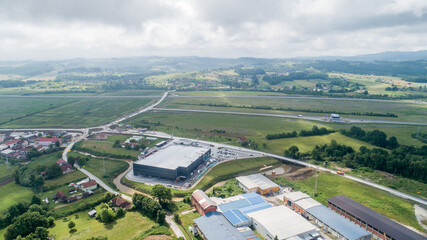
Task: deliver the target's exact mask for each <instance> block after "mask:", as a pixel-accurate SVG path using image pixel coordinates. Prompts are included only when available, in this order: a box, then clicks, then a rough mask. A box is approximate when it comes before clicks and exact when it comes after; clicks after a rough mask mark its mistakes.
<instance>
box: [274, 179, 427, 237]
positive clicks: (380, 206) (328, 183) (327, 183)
mask: <svg viewBox="0 0 427 240" xmlns="http://www.w3.org/2000/svg"><path fill="white" fill-rule="evenodd" d="M275 181H276V182H277V183H279V184H281V185H288V186H293V187H294V189H295V190H300V191H303V192H306V193H307V194H309V195H310V196H312V197H314V199H316V200H317V201H319V202H321V203H322V204H324V205H326V204H327V199H328V198H330V197H333V196H336V195H346V196H347V197H349V198H351V199H353V200H355V201H357V202H359V203H361V204H363V205H365V206H367V207H369V208H371V209H373V210H375V211H377V212H379V213H381V214H383V215H385V216H387V217H389V218H391V219H394V220H396V221H398V222H401V223H403V224H406V225H409V226H412V227H414V228H416V229H418V230H420V231H424V232H427V231H426V230H423V228H422V227H421V226H420V225H419V224H418V222H417V219H416V218H415V213H414V207H413V206H412V204H411V203H410V202H408V201H406V200H403V199H401V198H398V197H395V196H393V195H391V194H389V193H386V192H383V191H381V190H378V189H376V188H373V187H370V186H367V185H365V184H362V183H358V182H354V181H351V180H349V179H346V178H343V177H340V176H337V175H333V174H330V173H324V172H322V173H320V175H319V177H318V183H317V194H316V195H313V191H314V185H315V178H314V177H310V178H308V179H305V180H302V181H289V180H287V179H285V178H276V179H275Z"/></svg>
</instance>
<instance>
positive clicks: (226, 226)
mask: <svg viewBox="0 0 427 240" xmlns="http://www.w3.org/2000/svg"><path fill="white" fill-rule="evenodd" d="M194 222H195V223H196V224H197V226H198V227H199V229H200V231H201V232H202V233H203V235H204V236H205V237H206V239H207V240H218V239H231V240H246V238H245V237H243V235H242V234H241V233H240V232H239V231H238V230H237V229H236V228H235V227H233V225H231V223H230V222H229V221H227V219H226V218H225V217H224V216H223V215H222V214H221V213H219V212H208V213H206V214H205V215H203V216H201V217H199V218H196V219H194Z"/></svg>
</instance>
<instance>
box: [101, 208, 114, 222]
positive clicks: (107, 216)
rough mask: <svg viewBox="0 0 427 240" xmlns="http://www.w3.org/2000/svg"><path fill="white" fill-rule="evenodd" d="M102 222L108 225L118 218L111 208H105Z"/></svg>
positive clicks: (102, 211) (102, 212) (102, 213)
mask: <svg viewBox="0 0 427 240" xmlns="http://www.w3.org/2000/svg"><path fill="white" fill-rule="evenodd" d="M100 216H101V222H104V223H108V222H111V221H113V220H114V218H115V217H116V216H115V214H114V212H113V210H112V209H111V208H104V209H102V210H101V214H100Z"/></svg>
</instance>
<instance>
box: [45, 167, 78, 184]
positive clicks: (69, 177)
mask: <svg viewBox="0 0 427 240" xmlns="http://www.w3.org/2000/svg"><path fill="white" fill-rule="evenodd" d="M83 178H86V175H84V174H83V173H81V172H80V171H78V170H75V171H74V172H71V173H67V174H65V175H62V176H61V177H58V178H54V179H49V180H46V181H45V183H44V186H45V187H47V188H53V187H56V186H64V185H66V186H68V184H70V183H72V182H78V181H79V180H81V179H83Z"/></svg>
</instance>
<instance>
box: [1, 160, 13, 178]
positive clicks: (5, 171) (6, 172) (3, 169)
mask: <svg viewBox="0 0 427 240" xmlns="http://www.w3.org/2000/svg"><path fill="white" fill-rule="evenodd" d="M13 168H14V166H10V168H9V169H7V166H6V162H3V161H1V162H0V179H1V178H2V177H6V176H7V175H9V174H10V173H11V172H12V170H13Z"/></svg>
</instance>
